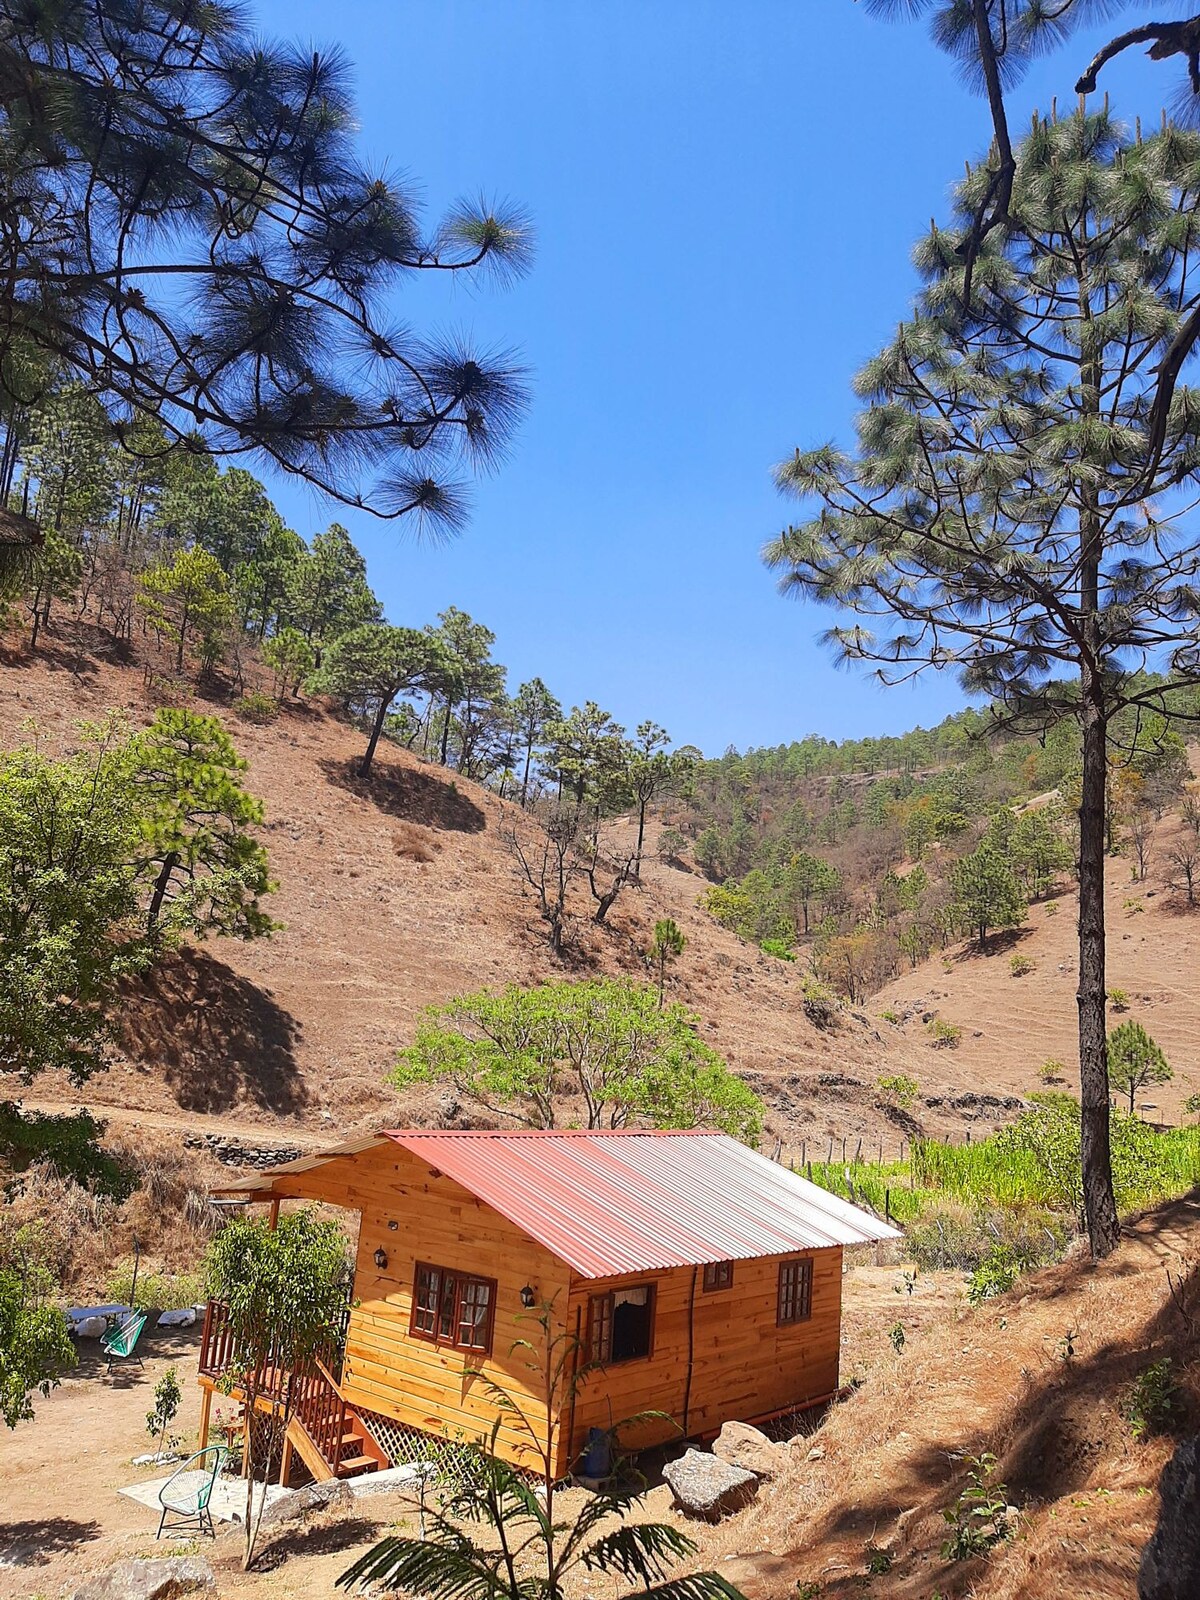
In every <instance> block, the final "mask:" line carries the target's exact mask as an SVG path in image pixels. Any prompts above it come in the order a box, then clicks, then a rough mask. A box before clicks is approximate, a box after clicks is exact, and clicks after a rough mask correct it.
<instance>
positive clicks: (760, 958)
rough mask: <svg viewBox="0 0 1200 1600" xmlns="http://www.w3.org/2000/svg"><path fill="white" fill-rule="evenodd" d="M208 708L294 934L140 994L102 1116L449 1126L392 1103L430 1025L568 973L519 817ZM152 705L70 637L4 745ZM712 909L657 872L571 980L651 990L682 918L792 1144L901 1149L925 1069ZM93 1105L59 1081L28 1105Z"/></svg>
mask: <svg viewBox="0 0 1200 1600" xmlns="http://www.w3.org/2000/svg"><path fill="white" fill-rule="evenodd" d="M195 704H196V706H197V709H202V710H215V711H217V712H219V713H221V714H222V715H224V716H225V719H226V722H227V725H228V727H229V729H230V732H231V734H232V736H233V738H234V740H235V743H236V744H237V747H238V749H239V751H240V752H241V753H242V754H243V755H244V756H245V757H246V759H247V760H248V762H249V773H248V775H247V785H248V787H249V788H250V789H251V790H252V791H253V792H254V793H255V794H257V795H259V796H261V797H262V798H263V799H264V801H265V803H266V808H267V823H266V830H265V841H266V843H267V846H268V849H269V851H270V856H271V863H272V870H273V872H274V874H275V876H276V878H277V879H278V882H279V890H278V893H277V894H275V895H274V896H273V897H272V900H271V908H272V912H273V914H274V915H275V916H276V917H277V918H278V919H279V920H281V921H282V922H283V923H284V925H285V926H284V928H283V930H282V931H281V932H279V933H277V934H276V935H275V936H274V937H272V938H271V939H269V940H263V941H259V942H257V943H254V944H241V943H237V942H233V941H229V940H221V941H211V942H209V943H207V944H206V945H204V946H202V947H201V948H199V949H194V950H188V951H187V952H185V953H183V954H181V955H180V956H178V957H175V958H172V959H171V960H170V961H169V962H168V963H167V964H165V965H164V966H163V967H162V968H160V969H159V970H158V971H157V972H156V973H155V974H154V975H153V976H152V978H151V979H150V980H149V981H148V982H147V983H146V984H145V985H143V986H141V987H139V988H135V989H134V990H133V991H132V992H131V993H130V996H129V1003H128V1008H127V1012H126V1015H125V1017H124V1019H123V1044H124V1050H123V1054H122V1056H121V1058H119V1059H118V1060H116V1061H115V1062H114V1063H113V1065H112V1067H111V1069H110V1070H109V1071H108V1072H107V1073H104V1074H103V1075H101V1076H99V1077H97V1078H95V1079H94V1080H92V1082H90V1083H89V1085H88V1086H87V1089H86V1095H85V1098H86V1100H87V1102H88V1103H89V1104H93V1105H96V1106H98V1107H105V1108H111V1111H112V1112H114V1113H117V1114H119V1113H120V1111H121V1110H122V1109H126V1110H131V1111H135V1112H137V1113H139V1114H141V1113H145V1114H146V1116H147V1120H148V1121H151V1122H152V1123H154V1124H155V1125H159V1126H162V1125H174V1124H179V1125H188V1126H196V1127H206V1126H207V1127H212V1128H220V1129H222V1130H231V1129H245V1128H259V1129H261V1130H262V1131H263V1134H264V1135H266V1134H268V1133H274V1134H277V1135H282V1134H283V1133H284V1132H285V1131H286V1133H287V1136H288V1137H289V1138H295V1139H297V1140H298V1142H300V1143H304V1142H305V1141H306V1138H308V1137H319V1136H320V1135H321V1134H323V1133H329V1132H333V1131H336V1132H338V1133H341V1132H343V1131H347V1130H354V1129H357V1128H360V1127H365V1126H368V1125H376V1126H377V1125H379V1124H380V1123H386V1122H389V1121H391V1122H396V1121H401V1120H404V1119H405V1118H406V1117H410V1116H413V1117H419V1118H432V1117H436V1116H438V1115H439V1114H444V1108H443V1110H442V1112H439V1108H438V1106H437V1104H436V1100H435V1101H433V1102H431V1103H421V1102H419V1101H418V1102H412V1103H409V1104H407V1105H402V1104H400V1103H399V1102H398V1100H397V1098H396V1096H395V1095H394V1094H393V1093H392V1092H391V1091H390V1090H388V1089H387V1088H386V1087H385V1086H384V1084H383V1082H382V1079H383V1073H384V1070H385V1068H386V1066H387V1064H388V1062H389V1060H390V1059H391V1057H392V1055H393V1053H394V1052H395V1051H396V1050H397V1049H398V1048H399V1047H401V1046H402V1045H403V1044H405V1043H406V1042H407V1040H408V1039H409V1037H410V1035H411V1030H412V1028H413V1025H414V1021H415V1019H416V1017H417V1014H418V1012H419V1011H420V1009H421V1008H422V1007H423V1006H426V1005H428V1004H430V1003H433V1002H435V1001H440V1000H445V999H447V998H449V997H450V996H452V995H454V994H457V993H461V992H463V991H466V990H470V989H472V988H477V987H480V986H482V985H503V984H505V983H523V984H525V983H534V982H538V981H541V980H543V979H545V978H548V977H551V976H554V975H556V974H557V975H562V973H563V970H564V969H563V968H562V967H560V966H557V965H556V964H555V963H554V962H553V960H552V958H551V956H550V953H549V950H548V947H547V944H546V941H545V938H544V935H543V933H542V930H541V924H540V922H539V920H538V917H537V914H536V910H535V908H534V906H533V905H532V903H531V902H529V901H528V900H526V899H525V898H523V896H522V894H521V890H520V886H519V884H518V882H517V879H516V877H515V874H514V872H513V870H512V864H511V861H510V859H509V857H508V855H507V854H506V852H505V849H504V846H503V844H502V841H501V839H500V837H499V832H498V830H499V827H500V824H501V822H502V820H505V819H508V818H512V817H514V816H517V817H519V815H520V813H519V812H518V810H517V808H516V807H515V806H513V805H511V804H508V803H505V802H501V801H500V800H498V799H497V798H496V796H495V795H494V794H493V793H492V792H490V791H489V790H487V789H485V788H482V787H480V786H479V785H477V784H474V783H472V782H470V781H469V780H466V779H464V778H463V777H462V776H461V775H460V774H451V773H449V772H446V771H445V770H443V769H440V768H438V767H435V766H432V765H430V764H427V763H425V762H422V761H420V760H419V759H417V758H416V757H414V756H412V755H410V754H409V753H407V752H406V751H404V750H401V749H399V748H398V747H396V746H384V747H382V748H381V753H380V756H379V758H378V768H377V772H376V775H375V777H374V778H373V780H372V782H371V783H370V785H368V786H364V785H363V784H362V783H360V782H359V781H358V780H357V779H356V778H355V777H354V776H353V774H352V771H351V764H352V762H353V760H354V758H355V757H356V756H357V755H358V754H359V753H360V751H361V747H362V741H361V736H360V735H359V734H358V733H357V732H356V731H355V730H354V729H352V728H350V727H348V726H346V725H345V724H344V723H342V722H340V721H338V720H336V719H335V718H333V717H331V716H329V715H327V714H326V713H324V712H323V711H321V710H319V709H316V708H313V707H311V706H309V705H308V704H300V703H296V704H294V705H291V706H289V707H288V708H287V709H286V710H285V711H284V712H283V713H282V714H281V715H280V716H279V717H278V718H277V719H276V720H275V721H273V722H271V723H268V724H266V725H261V726H260V725H255V724H253V723H250V722H246V721H244V720H241V719H239V718H237V717H235V716H232V715H231V714H229V713H228V710H227V708H226V707H225V706H224V705H223V704H222V703H221V702H220V701H206V700H204V699H202V698H199V697H198V698H197V699H196V701H195ZM155 705H156V702H155V701H154V700H153V699H152V698H151V696H150V695H149V694H148V692H147V690H146V687H145V684H144V681H143V674H142V672H141V671H140V670H139V669H138V668H137V667H136V666H132V665H121V664H118V663H114V662H112V661H110V660H105V659H102V658H98V657H96V656H91V655H87V654H84V653H81V652H77V651H76V650H75V649H74V648H72V647H71V645H70V640H69V637H68V638H60V639H59V640H58V641H56V642H55V643H53V644H52V646H51V648H50V649H49V650H47V651H45V652H44V653H39V656H38V657H37V658H35V659H32V660H31V659H30V658H29V657H28V655H21V654H13V655H10V656H9V657H8V658H7V659H6V661H5V663H4V666H3V669H2V671H0V739H2V740H3V741H4V743H5V744H6V745H9V746H11V745H12V744H15V743H18V742H20V741H21V740H22V738H25V737H28V734H27V733H24V732H23V729H22V725H23V724H25V723H26V722H27V721H28V720H29V719H33V720H34V721H35V722H36V724H37V726H38V729H39V737H40V739H41V742H42V745H43V748H45V749H46V750H48V751H53V750H61V749H65V748H68V747H69V746H70V745H71V743H72V740H73V738H74V737H75V736H76V734H75V729H76V724H77V722H78V721H79V720H80V719H84V718H96V717H99V716H101V715H102V714H104V713H105V712H107V711H109V710H114V709H116V710H121V711H124V712H125V713H127V714H128V715H129V716H130V717H132V718H133V719H135V720H143V721H144V720H148V718H149V717H150V715H151V714H152V712H153V710H154V709H155ZM699 887H700V885H699V882H698V880H697V879H696V878H694V877H692V876H691V875H690V874H688V873H685V872H680V871H677V870H674V869H671V868H667V867H660V866H658V865H653V866H648V867H647V870H646V881H645V885H644V887H643V889H642V890H640V891H633V890H631V891H629V892H628V893H627V894H626V895H625V896H624V897H623V898H622V899H621V900H620V901H619V902H618V904H617V907H616V909H615V910H614V912H613V913H612V916H611V918H610V921H611V923H612V927H611V929H610V930H609V931H607V932H604V931H602V930H598V929H595V928H594V927H592V926H591V925H590V924H588V923H587V922H586V920H585V913H584V907H583V905H582V903H580V904H579V905H578V907H577V910H578V912H579V920H578V921H577V923H576V927H575V933H576V941H575V942H576V943H577V945H578V946H579V950H580V953H579V954H577V955H576V956H575V957H574V958H573V962H572V964H571V965H570V966H569V967H567V969H566V972H567V974H568V975H576V976H583V975H585V974H586V973H588V972H589V971H600V972H626V973H631V974H634V975H638V976H648V974H647V973H646V967H645V964H644V961H643V958H642V955H641V952H642V951H643V950H644V949H645V947H646V946H647V944H648V943H649V938H650V931H651V929H652V926H653V923H654V921H655V919H656V918H657V917H659V916H662V915H664V914H670V915H673V916H675V917H676V919H677V920H678V921H679V922H680V924H681V926H682V927H683V929H684V932H685V934H686V935H687V938H688V941H689V943H688V948H687V950H686V952H685V955H684V957H683V959H682V960H681V961H680V962H679V963H678V966H677V968H676V969H675V976H674V978H673V980H672V981H673V984H674V987H675V992H677V993H678V994H679V996H680V997H681V998H682V999H684V1000H685V1001H686V1002H687V1003H688V1004H689V1005H690V1006H692V1007H694V1009H695V1010H696V1011H697V1013H699V1015H700V1016H701V1018H702V1019H703V1027H704V1031H705V1034H706V1037H708V1038H709V1039H710V1041H711V1042H712V1043H713V1044H714V1046H715V1047H716V1048H717V1049H719V1050H720V1051H721V1052H722V1053H723V1054H724V1055H725V1056H726V1058H727V1059H728V1060H729V1061H730V1063H731V1064H732V1065H733V1066H734V1067H736V1068H737V1069H738V1070H739V1071H741V1072H744V1073H746V1074H747V1075H749V1076H750V1077H751V1078H752V1079H753V1080H754V1081H755V1083H756V1084H757V1085H758V1087H759V1088H760V1089H761V1091H762V1092H763V1093H764V1095H765V1096H766V1097H767V1099H768V1101H769V1102H770V1103H771V1104H772V1105H773V1107H774V1108H775V1111H776V1114H775V1115H774V1117H773V1119H772V1124H773V1125H772V1129H771V1131H772V1134H773V1135H774V1136H775V1137H782V1138H784V1139H785V1140H788V1141H791V1140H794V1139H796V1138H798V1137H803V1136H805V1135H808V1134H812V1135H813V1136H821V1137H824V1136H835V1137H839V1138H840V1137H854V1138H857V1137H859V1136H861V1135H863V1134H864V1133H867V1134H873V1133H876V1132H878V1133H880V1134H884V1133H886V1134H887V1135H888V1136H889V1137H896V1133H895V1130H894V1129H892V1128H891V1126H890V1124H887V1123H886V1122H885V1121H883V1119H882V1118H881V1114H880V1112H879V1111H878V1110H877V1109H876V1108H875V1106H874V1103H873V1102H874V1091H873V1085H874V1080H875V1078H876V1077H877V1076H878V1075H879V1074H881V1073H886V1072H890V1071H895V1070H897V1066H898V1064H899V1065H904V1066H906V1067H907V1068H908V1069H910V1070H916V1069H915V1067H914V1064H913V1063H914V1055H915V1051H916V1049H917V1047H915V1046H910V1045H908V1044H906V1043H904V1042H901V1041H896V1040H892V1039H887V1040H885V1039H884V1037H883V1034H882V1032H881V1030H880V1027H879V1025H878V1024H877V1022H876V1021H874V1020H872V1019H870V1018H867V1017H866V1016H865V1015H863V1016H861V1017H856V1016H854V1015H851V1014H846V1015H844V1016H843V1018H842V1019H841V1020H840V1021H839V1023H838V1025H837V1026H836V1027H835V1028H834V1029H832V1030H830V1031H827V1032H822V1031H819V1030H817V1029H816V1028H814V1027H813V1026H812V1024H811V1023H809V1022H808V1021H807V1019H806V1018H805V1016H804V1015H803V1013H802V1011H801V1010H800V1006H799V999H800V981H801V975H800V973H799V970H798V969H797V968H795V967H791V966H788V965H786V964H784V963H780V962H778V961H774V960H771V959H770V958H768V957H766V956H764V955H762V954H761V953H760V952H758V951H757V950H754V949H753V948H750V947H747V946H746V945H745V944H743V943H742V942H741V941H740V940H739V939H737V938H736V936H734V935H733V934H731V933H728V932H726V931H725V930H724V929H722V928H720V927H719V926H717V925H716V924H715V923H713V921H712V920H711V919H710V918H709V917H707V916H705V915H704V914H703V913H701V912H700V911H699V910H698V909H697V908H696V904H695V902H696V898H697V894H698V890H699ZM926 1057H928V1059H926ZM921 1058H922V1059H921V1061H920V1069H921V1070H920V1072H919V1076H920V1077H921V1079H922V1082H923V1084H925V1085H926V1086H927V1087H928V1089H929V1090H930V1092H931V1093H932V1092H934V1090H935V1089H936V1090H937V1091H939V1092H940V1093H941V1094H942V1095H946V1094H956V1093H961V1092H965V1091H969V1090H970V1089H971V1087H972V1085H971V1083H970V1080H969V1078H968V1077H967V1076H966V1075H964V1074H963V1073H961V1072H960V1071H959V1070H958V1066H959V1064H958V1062H957V1061H955V1060H952V1059H947V1058H944V1057H942V1058H938V1057H933V1056H932V1055H930V1054H929V1053H928V1052H924V1051H922V1052H921ZM822 1080H824V1081H822ZM79 1098H80V1096H79V1094H78V1093H77V1092H76V1091H74V1090H73V1089H72V1087H71V1086H70V1084H69V1083H66V1082H63V1081H55V1079H54V1078H53V1077H52V1076H51V1075H44V1076H43V1077H41V1078H39V1079H38V1081H37V1084H36V1086H35V1088H34V1089H33V1091H31V1093H30V1095H29V1096H28V1099H27V1103H28V1104H50V1103H59V1104H64V1103H72V1104H74V1103H76V1102H77V1101H78V1100H79ZM970 1109H971V1110H973V1108H970ZM924 1120H925V1121H926V1123H927V1125H928V1126H929V1128H930V1130H931V1131H944V1130H948V1129H952V1128H954V1127H961V1126H962V1118H961V1116H960V1115H959V1114H958V1113H956V1112H954V1111H953V1110H950V1111H947V1109H946V1108H945V1107H944V1106H942V1107H935V1108H933V1109H932V1110H931V1111H930V1112H929V1114H928V1116H927V1118H925V1119H924Z"/></svg>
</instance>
